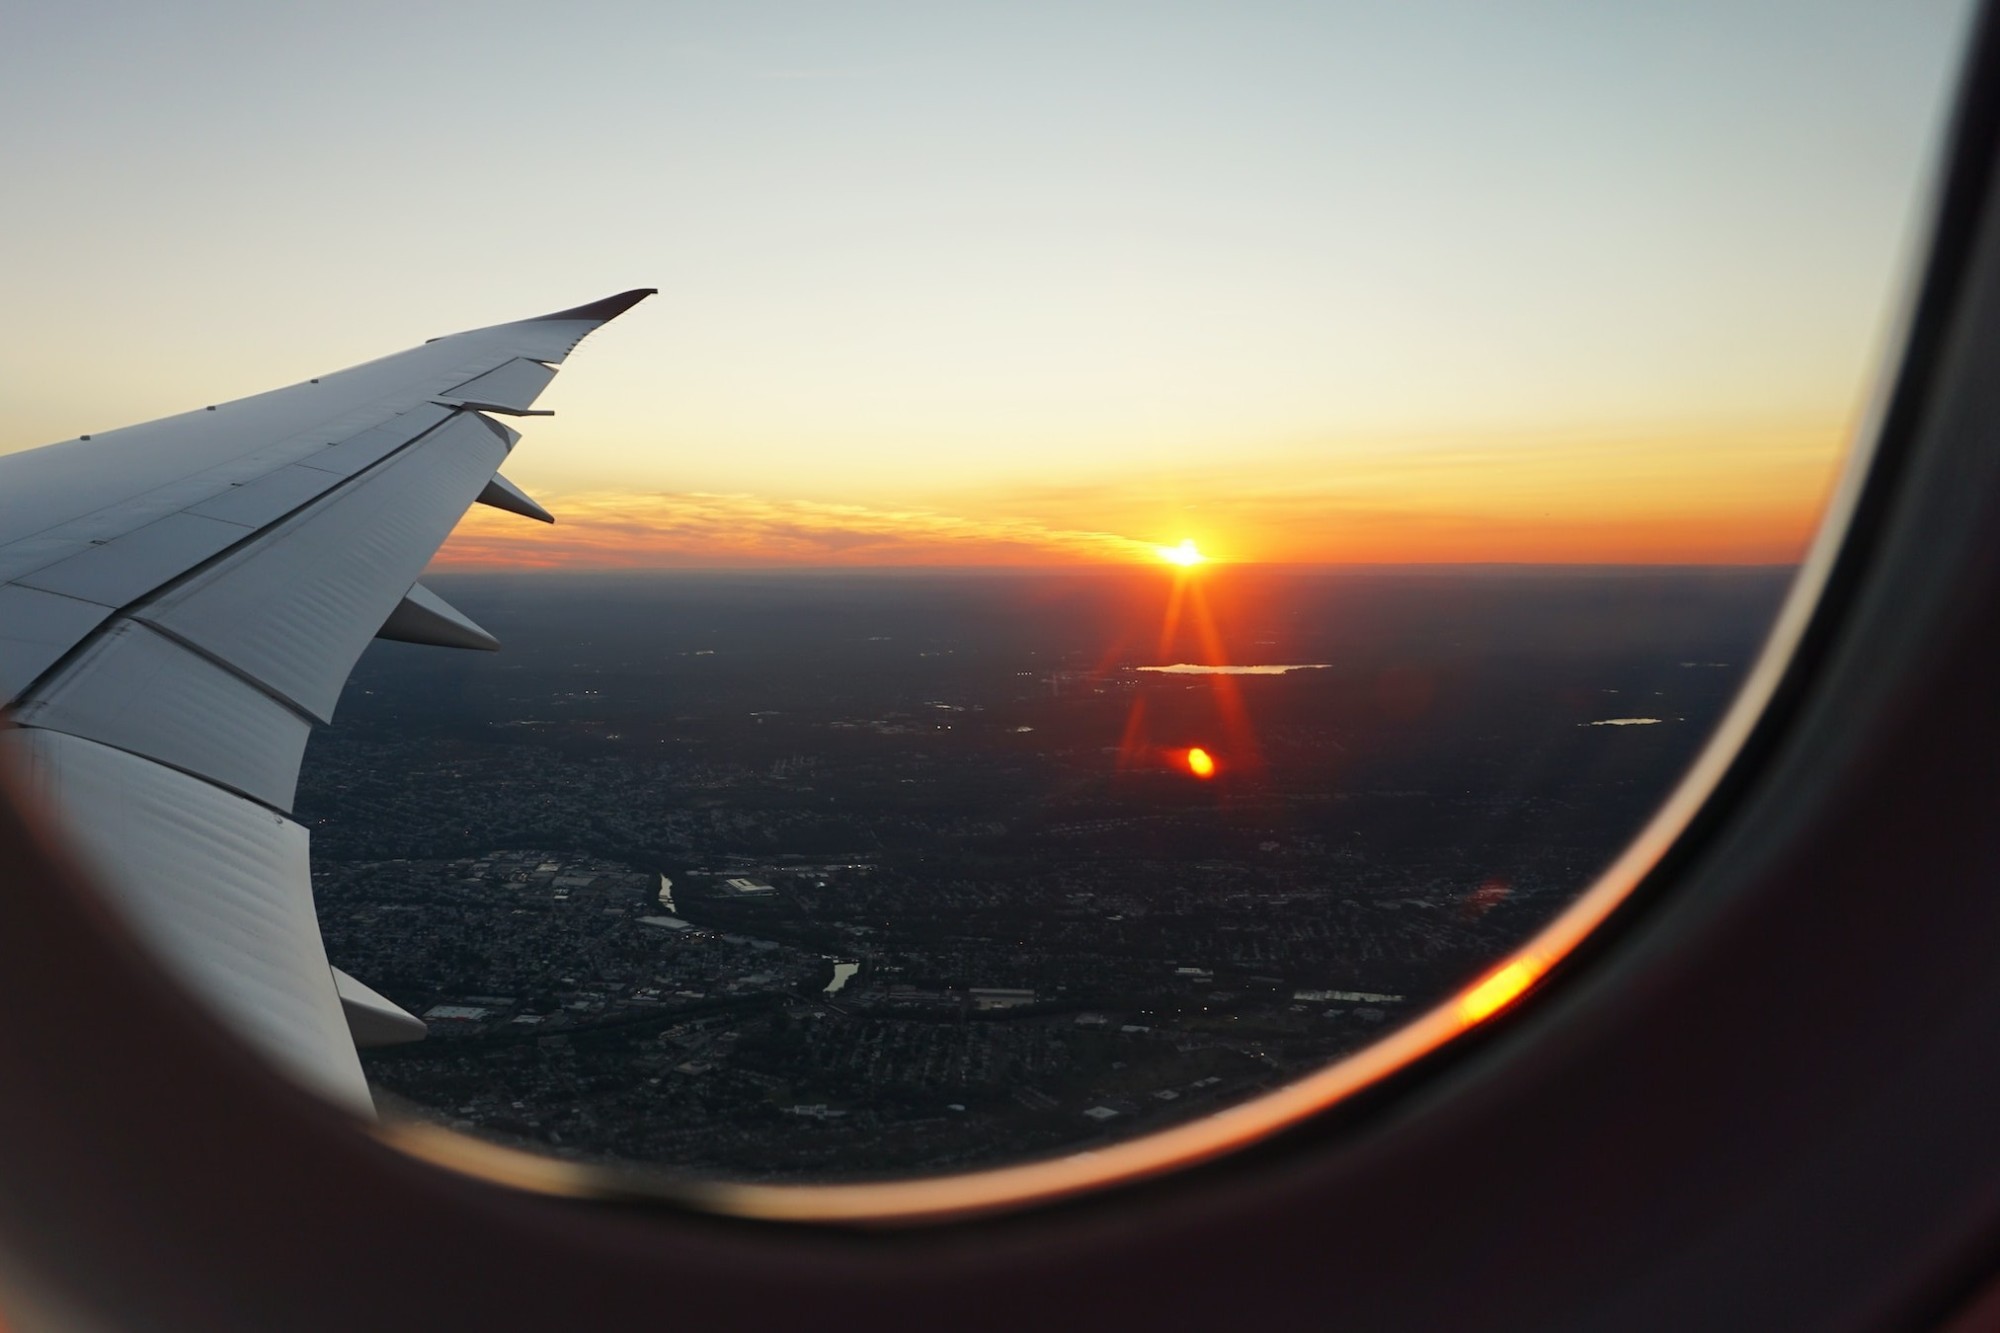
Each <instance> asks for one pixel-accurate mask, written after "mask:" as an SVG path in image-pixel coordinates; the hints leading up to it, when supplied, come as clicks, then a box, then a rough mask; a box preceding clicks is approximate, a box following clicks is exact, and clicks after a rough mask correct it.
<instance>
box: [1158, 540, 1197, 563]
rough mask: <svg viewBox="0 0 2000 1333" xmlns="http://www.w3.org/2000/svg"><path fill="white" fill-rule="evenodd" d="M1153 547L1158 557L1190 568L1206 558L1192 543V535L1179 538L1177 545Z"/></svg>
mask: <svg viewBox="0 0 2000 1333" xmlns="http://www.w3.org/2000/svg"><path fill="white" fill-rule="evenodd" d="M1153 549H1154V550H1155V551H1157V552H1159V555H1160V559H1162V560H1164V561H1166V562H1167V563H1168V564H1173V565H1180V566H1182V567H1183V568H1191V567H1193V566H1195V565H1199V564H1203V563H1205V562H1206V561H1207V560H1208V557H1207V556H1205V555H1203V554H1202V553H1201V550H1200V548H1198V547H1197V546H1196V545H1195V544H1194V538H1192V537H1183V538H1181V544H1180V545H1179V546H1155V547H1154V548H1153Z"/></svg>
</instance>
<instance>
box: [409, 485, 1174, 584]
mask: <svg viewBox="0 0 2000 1333" xmlns="http://www.w3.org/2000/svg"><path fill="white" fill-rule="evenodd" d="M550 507H551V508H552V509H553V510H554V511H555V513H556V525H555V526H554V527H552V528H551V527H545V526H542V525H539V524H532V523H523V521H522V520H521V519H519V518H517V517H515V516H513V515H508V514H501V513H498V512H496V511H494V510H491V509H482V508H478V507H475V508H474V509H473V511H472V512H471V513H469V514H467V515H466V516H465V519H464V521H463V522H461V523H460V524H459V526H458V530H457V531H456V532H454V533H452V535H451V539H450V540H449V541H447V542H446V543H445V545H444V548H443V549H442V550H440V551H439V552H438V554H437V558H436V560H435V561H434V562H433V566H434V567H435V568H440V569H461V570H467V569H650V568H668V567H677V566H711V567H719V568H722V567H731V566H744V565H769V564H777V565H1015V564H1048V563H1057V562H1072V561H1086V562H1126V561H1132V560H1150V559H1152V558H1154V557H1153V546H1152V544H1151V543H1149V542H1144V541H1138V540H1134V539H1132V538H1127V537H1121V536H1118V535H1116V534H1114V533H1109V532H1098V531H1091V530H1086V529H1075V528H1060V527H1052V526H1049V525H1047V524H1043V523H1038V522H1035V521H1033V520H1031V519H1021V518H985V519H982V518H970V517H965V516H962V515H956V514H946V513H938V512H935V511H931V510H926V509H915V508H886V507H884V508H877V507H871V506H867V505H858V504H829V503H824V502H819V501H811V500H774V499H769V498H766V497H762V496H755V495H716V494H710V493H706V492H699V491H693V492H679V493H673V492H669V493H656V494H636V495H612V494H588V495H572V496H567V497H563V498H562V499H560V500H559V501H557V502H556V503H554V504H552V505H551V506H550Z"/></svg>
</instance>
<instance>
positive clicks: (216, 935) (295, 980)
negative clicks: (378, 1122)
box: [0, 729, 373, 1115]
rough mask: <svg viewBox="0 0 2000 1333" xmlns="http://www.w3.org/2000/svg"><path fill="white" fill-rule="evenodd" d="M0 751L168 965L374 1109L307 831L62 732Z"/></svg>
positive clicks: (243, 1029) (262, 1044) (305, 1068)
mask: <svg viewBox="0 0 2000 1333" xmlns="http://www.w3.org/2000/svg"><path fill="white" fill-rule="evenodd" d="M0 749H4V750H5V751H7V752H10V753H11V755H12V756H13V757H14V758H15V759H16V760H17V762H18V766H19V767H20V768H21V769H22V770H24V771H25V774H26V777H27V782H28V788H29V790H30V791H32V792H34V793H35V794H36V795H38V796H39V797H41V798H42V799H43V800H44V801H45V802H46V803H47V804H48V806H49V807H50V808H52V809H53V810H54V811H55V812H56V815H57V821H58V823H59V824H60V826H62V827H63V829H64V830H65V832H67V833H68V834H69V836H70V841H71V844H72V845H73V846H74V847H75V848H76V849H77V852H78V854H79V855H80V856H81V857H82V858H83V860H84V861H85V863H86V864H88V865H89V866H90V867H91V869H93V870H94V871H95V872H96V879H97V882H98V884H99V885H100V886H101V887H102V888H103V889H104V890H105V891H106V892H107V893H108V895H109V896H110V898H111V899H112V901H113V903H114V904H115V905H117V906H118V907H120V908H122V909H123V910H124V913H125V916H126V919H127V920H128V921H129V922H130V923H131V925H132V926H133V927H134V928H135V929H136V930H137V931H138V932H139V934H140V935H141V937H142V938H144V939H147V940H148V941H150V942H151V943H152V944H154V945H155V946H156V951H157V953H158V955H159V957H160V960H161V961H162V962H163V963H164V964H165V965H167V966H168V967H169V968H171V969H172V970H173V971H174V972H175V973H176V974H177V975H178V976H179V977H180V979H181V980H182V981H183V982H184V983H185V984H186V985H187V986H188V987H189V988H190V989H192V990H193V991H194V992H195V993H196V994H197V995H200V996H202V997H204V998H205V999H207V1000H209V1001H210V1002H211V1003H212V1007H213V1008H214V1009H215V1011H216V1012H217V1013H218V1014H219V1015H220V1016H221V1017H222V1019H223V1020H224V1021H225V1022H226V1023H227V1024H228V1025H229V1026H230V1027H232V1028H233V1029H235V1030H236V1032H237V1033H238V1034H239V1035H241V1036H242V1037H243V1038H244V1039H245V1040H247V1041H249V1042H250V1043H251V1044H252V1045H253V1046H255V1047H257V1048H258V1049H260V1050H262V1051H263V1052H264V1053H265V1054H267V1055H269V1056H270V1057H271V1058H272V1059H273V1060H274V1061H276V1062H277V1063H278V1065H279V1067H281V1068H284V1069H287V1070H290V1071H291V1072H292V1073H293V1074H295V1075H296V1076H297V1077H298V1078H300V1079H301V1080H302V1081H304V1082H305V1084H306V1085H307V1086H308V1087H311V1088H314V1089H316V1090H318V1091H319V1092H321V1093H323V1094H325V1095H326V1096H328V1097H330V1098H332V1099H334V1100H335V1101H338V1102H340V1103H342V1104H344V1105H346V1106H349V1107H351V1108H353V1109H354V1110H356V1111H358V1112H360V1113H361V1114H363V1115H369V1114H372V1113H373V1103H372V1102H371V1100H370V1099H369V1096H368V1085H367V1081H366V1080H365V1079H364V1078H363V1077H362V1073H361V1061H360V1059H359V1058H358V1057H357V1056H356V1055H355V1053H354V1045H353V1042H352V1041H351V1039H350V1038H349V1037H348V1033H347V1019H346V1017H345V1016H344V1015H343V1013H342V1011H341V1004H340V996H339V993H338V992H337V990H336V989H335V986H334V981H333V970H332V968H331V966H330V965H329V964H328V962H327V959H326V949H325V946H324V945H323V944H322V943H321V942H320V935H319V922H318V919H317V918H316V917H315V915H314V913H313V902H312V879H311V874H310V871H309V869H308V867H307V862H306V843H307V839H306V831H305V829H304V828H302V827H300V826H299V825H298V824H295V823H293V822H292V821H291V820H289V819H286V818H284V817H283V816H282V815H277V814H273V813H272V812H271V811H269V810H266V809H264V808H263V807H262V806H260V805H257V804H255V803H254V802H251V801H246V800H244V799H243V798H242V797H240V796H233V795H231V794H230V793H228V792H225V791H223V790H221V789H220V788H218V787H216V786H214V785H212V784H210V783H207V782H203V781H202V780H201V779H199V778H194V777H190V776H188V775H187V774H185V773H177V772H175V771H174V770H172V769H170V768H165V767H163V766H161V765H159V764H156V763H153V762H152V761H151V760H147V759H142V758H140V757H138V756H137V755H132V754H127V753H125V752H124V751H122V750H114V749H112V748H110V747H109V746H104V745H99V744H97V743H96V742H94V741H87V740H82V739H79V738H77V737H74V736H65V735H63V734H61V733H60V732H53V731H43V730H39V729H20V730H15V731H11V732H7V733H5V734H4V736H0ZM107 812H115V817H113V818H105V817H104V815H105V814H106V813H107Z"/></svg>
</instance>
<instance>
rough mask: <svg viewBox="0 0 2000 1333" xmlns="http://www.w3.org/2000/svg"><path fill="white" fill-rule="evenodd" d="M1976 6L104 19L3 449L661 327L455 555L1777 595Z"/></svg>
mask: <svg viewBox="0 0 2000 1333" xmlns="http://www.w3.org/2000/svg"><path fill="white" fill-rule="evenodd" d="M1967 8H1968V6H1967V5H1966V4H1965V3H1963V0H1899V2H1898V3H1893V4H1885V3H1881V0H1809V2H1808V0H1787V2H1785V3H1772V2H1760V0H1675V2H1674V3H1658V4H1639V3H1629V4H1627V3H1621V4H1617V5H1607V4H1604V3H1602V2H1601V0H1536V2H1530V0H1412V2H1411V3H1401V4H1366V5H1363V4H1342V3H1331V2H1328V3H1300V2H1292V3H1248V2H1245V0H1237V2H1236V3H1231V4H1227V5H1223V4H1213V5H1189V4H1168V3H1155V4H1144V5H1140V4H1116V3H1073V4H1044V3H1035V2H1034V0H1012V2H1010V3H992V4H968V3H944V2H940V3H934V4H914V3H912V4H900V5H885V4H868V3H852V4H840V5H834V4H827V3H816V4H807V3H730V4H672V3H657V2H654V3H632V4H614V3H592V2H589V0H585V2H582V3H571V4H566V5H563V6H559V7H558V6H549V5H542V4H538V5H528V4H524V3H511V2H505V0H503V2H502V3H487V4H479V5H472V4H466V3H456V2H452V0H445V2H441V3H421V0H417V2H412V0H399V2H398V3H395V4H386V3H372V2H371V0H358V2H356V3H348V4H343V5H340V6H305V5H290V4H273V3H268V2H260V3H254V4H253V3H187V4H177V5H172V6H162V5H155V4H150V3H145V4H142V3H136V2H134V0H81V2H79V3H68V4H64V5H61V6H56V5H40V6H30V7H27V9H26V11H25V12H23V13H19V14H15V15H11V16H10V18H9V21H8V33H7V40H6V42H5V43H0V116H4V120H5V123H6V124H8V125H9V126H10V127H12V132H11V133H10V134H9V135H8V136H6V138H5V139H4V140H0V172H3V173H4V178H5V179H6V180H7V181H8V191H7V193H8V197H9V200H10V203H11V204H12V207H11V208H10V209H9V220H8V223H7V235H8V241H9V244H8V245H6V246H5V247H0V310H4V311H5V313H6V318H5V319H4V320H0V403H4V405H5V412H4V413H0V418H3V419H0V451H11V450H13V449H19V448H27V447H32V446H34V445H37V444H42V443H46V442H48V441H51V440H56V439H64V438H69V437H72V436H75V435H78V434H81V433H84V432H86V431H92V430H101V429H107V428H110V427H112V426H117V425H124V424H130V423H132V422H136V421H142V420H146V419H149V418H151V417H155V416H159V415H163V414H166V413H169V412H176V411H181V410H184V409H186V408H189V407H192V406H197V405H200V404H203V403H208V402H215V401H218V400H220V399H226V398H230V397H235V396H240V395H243V394H247V393H252V392H256V391H258V390H261V389H265V388H270V387H274V386H276V385H278V384H281V383H289V382H291V381H294V380H297V379H300V378H304V377H306V376H309V375H313V374H317V373H320V372H322V371H327V370H332V369H337V368H339V367H341V366H345V365H349V364H352V363H355V362H357V361H362V360H366V359H369V358H371V357H374V356H377V355H381V354H384V353H387V352H390V351H395V350H399V349H400V348H402V347H405V346H409V345H412V344H414V343H417V342H420V341H422V340H423V339H424V338H427V337H431V336H434V335H436V334H439V333H444V332H449V331H452V330H455V329H461V328H469V327H476V326H479V325H483V324H488V323H495V322H500V321H503V320H508V319H513V318H519V317H523V316H527V315H533V314H537V313H541V312H543V311H546V310H552V309H557V308H561V307H566V306H570V305H574V304H577V303H579V302H582V301H585V300H589V299H593V298H595V297H598V296H602V295H605V294H608V293H611V292H615V291H620V290H623V289H626V288H629V287H634V286H657V287H659V288H660V289H661V295H660V296H659V297H658V298H656V299H655V300H653V301H650V302H648V303H646V304H644V305H641V306H639V307H638V308H636V309H635V310H633V311H632V312H631V313H629V314H627V315H626V316H624V317H623V318H622V319H620V320H618V321H617V322H615V323H613V324H611V325H609V326H607V327H606V328H605V329H604V330H602V331H600V332H599V333H598V334H596V335H594V336H593V337H592V338H591V339H590V340H589V341H588V342H586V343H585V344H584V346H583V347H582V348H581V349H580V350H579V352H578V353H577V354H576V355H575V356H574V357H572V358H571V360H570V362H569V363H568V365H567V366H566V367H565V369H564V371H563V373H562V374H561V375H560V376H559V377H558V378H557V380H556V382H555V384H554V386H553V387H552V388H551V389H550V390H549V392H548V393H547V394H546V395H545V397H544V399H543V401H542V403H541V404H540V405H541V406H544V407H553V408H554V409H556V412H557V415H556V416H555V417H554V418H552V419H549V420H541V421H536V422H534V423H533V424H532V425H531V426H530V427H529V430H528V435H527V440H526V442H525V443H524V444H523V446H522V447H521V448H520V449H519V450H518V451H517V452H516V454H515V456H514V459H513V460H512V461H510V463H509V465H508V469H507V471H508V475H509V476H510V477H511V478H512V479H513V480H515V481H516V482H518V483H519V484H521V485H522V486H523V487H524V488H525V489H527V490H529V491H530V493H532V494H534V495H535V496H536V497H537V498H538V499H539V500H541V501H542V502H543V503H545V504H546V505H548V506H549V507H550V508H551V509H552V510H554V511H555V512H556V513H557V515H558V518H559V520H560V521H559V522H558V524H557V525H556V526H555V527H554V528H546V527H543V526H541V525H535V524H530V523H526V522H524V521H522V520H519V519H517V518H514V517H512V516H507V515H501V514H497V513H493V512H489V511H484V510H478V511H475V513H474V514H473V515H471V516H470V517H469V518H468V520H467V521H466V523H465V524H463V525H462V526H461V529H460V531H459V533H458V534H457V535H456V536H455V537H454V538H453V540H452V542H451V543H450V544H449V545H448V546H447V547H446V549H445V551H444V552H443V553H442V554H441V556H440V564H441V565H443V566H446V567H452V568H482V567H485V568H494V567H522V568H551V569H557V568H601V567H619V568H645V567H652V566H679V565H763V564H794V563H797V564H829V563H832V564H933V565H935V564H1009V563H1026V564H1044V563H1050V562H1061V563H1067V562H1074V561H1103V560H1112V561H1122V560H1132V559H1145V558H1148V553H1149V552H1150V551H1151V550H1152V549H1153V546H1154V545H1155V544H1172V543H1175V542H1178V541H1180V540H1181V539H1183V538H1193V539H1194V540H1196V541H1197V542H1198V543H1199V544H1200V545H1201V546H1202V548H1203V549H1204V550H1205V551H1207V552H1208V553H1209V554H1210V555H1211V556H1215V557H1218V558H1225V559H1235V560H1276V561H1289V562H1321V561H1332V562H1349V561H1361V562H1397V563H1401V562H1410V561H1449V562H1454V563H1457V562H1464V561H1482V560H1502V561H1522V560H1525V561H1543V560H1549V561H1584V562H1592V563H1597V562H1607V561H1639V562H1672V563H1680V562H1727V563H1738V562H1750V563H1762V562H1770V561H1786V560H1790V559H1793V558H1795V557H1796V556H1797V554H1798V553H1799V552H1800V551H1801V549H1802V547H1803V545H1804V543H1805V541H1806V540H1807V538H1808V536H1809V534H1810V532H1811V529H1812V525H1813V522H1814V518H1815V515H1816V513H1817V510H1818V507H1819V505H1820V503H1821V501H1822V500H1823V498H1824V497H1825V495H1826V493H1827V491H1828V488H1829V486H1830V484H1831V480H1832V477H1833V475H1834V470H1835V468H1836V467H1837V466H1838V463H1839V460H1840V458H1841V456H1842V454H1843V451H1844V449H1845V446H1846V444H1847V441H1848V439H1849V437H1850V435H1851V433H1852V432H1853V430H1854V429H1855V425H1856V422H1857V420H1858V418H1859V415H1860V413H1861V411H1862V409H1863V407H1864V405H1865V403H1866V401H1867V398H1868V395H1869V394H1870V392H1871V391H1872V390H1873V389H1874V388H1875V384H1876V379H1877V365H1876V362H1877V360H1878V358H1879V355H1880V353H1881V350H1882V347H1883V343H1884V339H1885V338H1886V337H1888V336H1889V335H1890V334H1891V332H1892V330H1893V327H1894V319H1895V316H1896V313H1897V310H1898V304H1897V303H1898V301H1899V300H1900V298H1901V294H1902V292H1903V290H1904V286H1905V275H1906V272H1907V268H1908V265H1909V263H1910V261H1911V255H1912V254H1913V252H1914V249H1915V247H1916V246H1917V245H1919V244H1920V241H1921V226H1922V220H1923V206H1924V200H1925V198H1926V194H1925V190H1926V187H1927V184H1928V182H1929V179H1930V173H1931V168H1932V160H1933V157H1934V154H1935V151H1936V147H1937V139H1938V135H1939V131H1940V127H1941V125H1942V123H1943V119H1944V114H1945V109H1946V107H1947V104H1948V90H1949V85H1950V82H1951V77H1952V72H1953V68H1954V62H1955V60H1956V57H1957V55H1958V48H1959V45H1960V43H1961V42H1962V39H1963V32H1964V28H1965V24H1966V21H1967Z"/></svg>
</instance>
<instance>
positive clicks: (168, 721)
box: [15, 620, 312, 810]
mask: <svg viewBox="0 0 2000 1333" xmlns="http://www.w3.org/2000/svg"><path fill="white" fill-rule="evenodd" d="M15 717H16V719H17V720H18V721H19V722H20V723H21V724H22V725H23V726H29V727H45V728H48V729H49V730H51V731H61V732H65V733H67V734H69V735H72V736H80V737H83V738H84V739H86V740H93V741H99V742H101V743H103V744H106V745H111V746H115V747H117V748H118V749H121V750H129V751H131V752H132V753H134V754H138V755H143V756H145V757H146V758H148V759H154V760H157V761H159V762H160V763H163V764H166V765H168V766H169V767H172V768H178V769H180V770H182V771H183V772H187V773H193V774H196V775H198V776H200V777H204V778H207V779H208V780H209V781H210V782H214V783H218V784H220V785H222V786H225V787H228V788H230V789H231V790H233V791H238V792H241V793H243V794H244V795H247V796H250V797H252V798H254V799H256V800H257V801H260V802H262V803H263V804H265V805H268V806H272V807H274V808H276V809H279V810H290V809H291V808H292V798H293V796H294V795H295V793H296V791H297V788H298V781H299V763H300V760H301V759H303V758H304V756H305V748H306V738H307V736H308V735H309V734H310V732H311V730H312V725H311V723H309V722H308V721H307V720H306V719H305V718H304V717H302V716H300V715H299V714H297V713H295V712H293V711H292V710H291V709H289V708H287V707H285V706H284V705H283V704H281V703H279V702H278V701H277V700H276V699H273V698H272V697H271V696H270V695H268V694H266V693H265V692H264V691H262V690H260V689H258V688H257V687H255V686H254V685H251V684H250V683H249V682H248V681H245V680H243V679H242V678H240V677H238V676H235V675H232V674H230V673H229V672H228V671H225V670H223V669H222V668H221V667H219V666H217V665H215V664H214V663H212V662H209V661H206V660H204V659H203V658H201V657H200V656H198V655H196V654H195V653H192V652H190V651H188V649H186V648H184V647H182V646H181V645H180V644H178V643H175V642H173V641H172V640H171V639H168V638H167V637H166V636H164V635H162V634H160V633H158V632H157V631H155V630H153V629H150V628H148V627H147V626H145V625H141V624H140V623H138V622H137V621H132V620H125V621H120V622H119V623H118V624H117V625H115V626H113V627H112V629H111V630H110V631H109V632H108V633H106V634H104V635H102V636H100V637H99V638H98V639H97V640H95V641H94V642H93V643H92V644H91V645H90V646H89V647H88V648H86V649H85V650H84V651H83V653H82V655H81V656H80V657H79V658H78V659H77V661H76V662H75V663H74V664H73V665H72V666H71V667H70V668H69V669H68V670H67V671H64V672H63V673H62V674H61V675H60V676H59V677H58V678H57V679H55V680H53V681H51V682H50V683H49V684H48V685H46V686H44V687H42V688H41V689H39V690H37V691H36V692H35V693H34V694H32V695H30V696H28V698H26V699H25V700H23V701H22V703H21V706H20V709H19V711H18V712H17V713H16V714H15Z"/></svg>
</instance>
